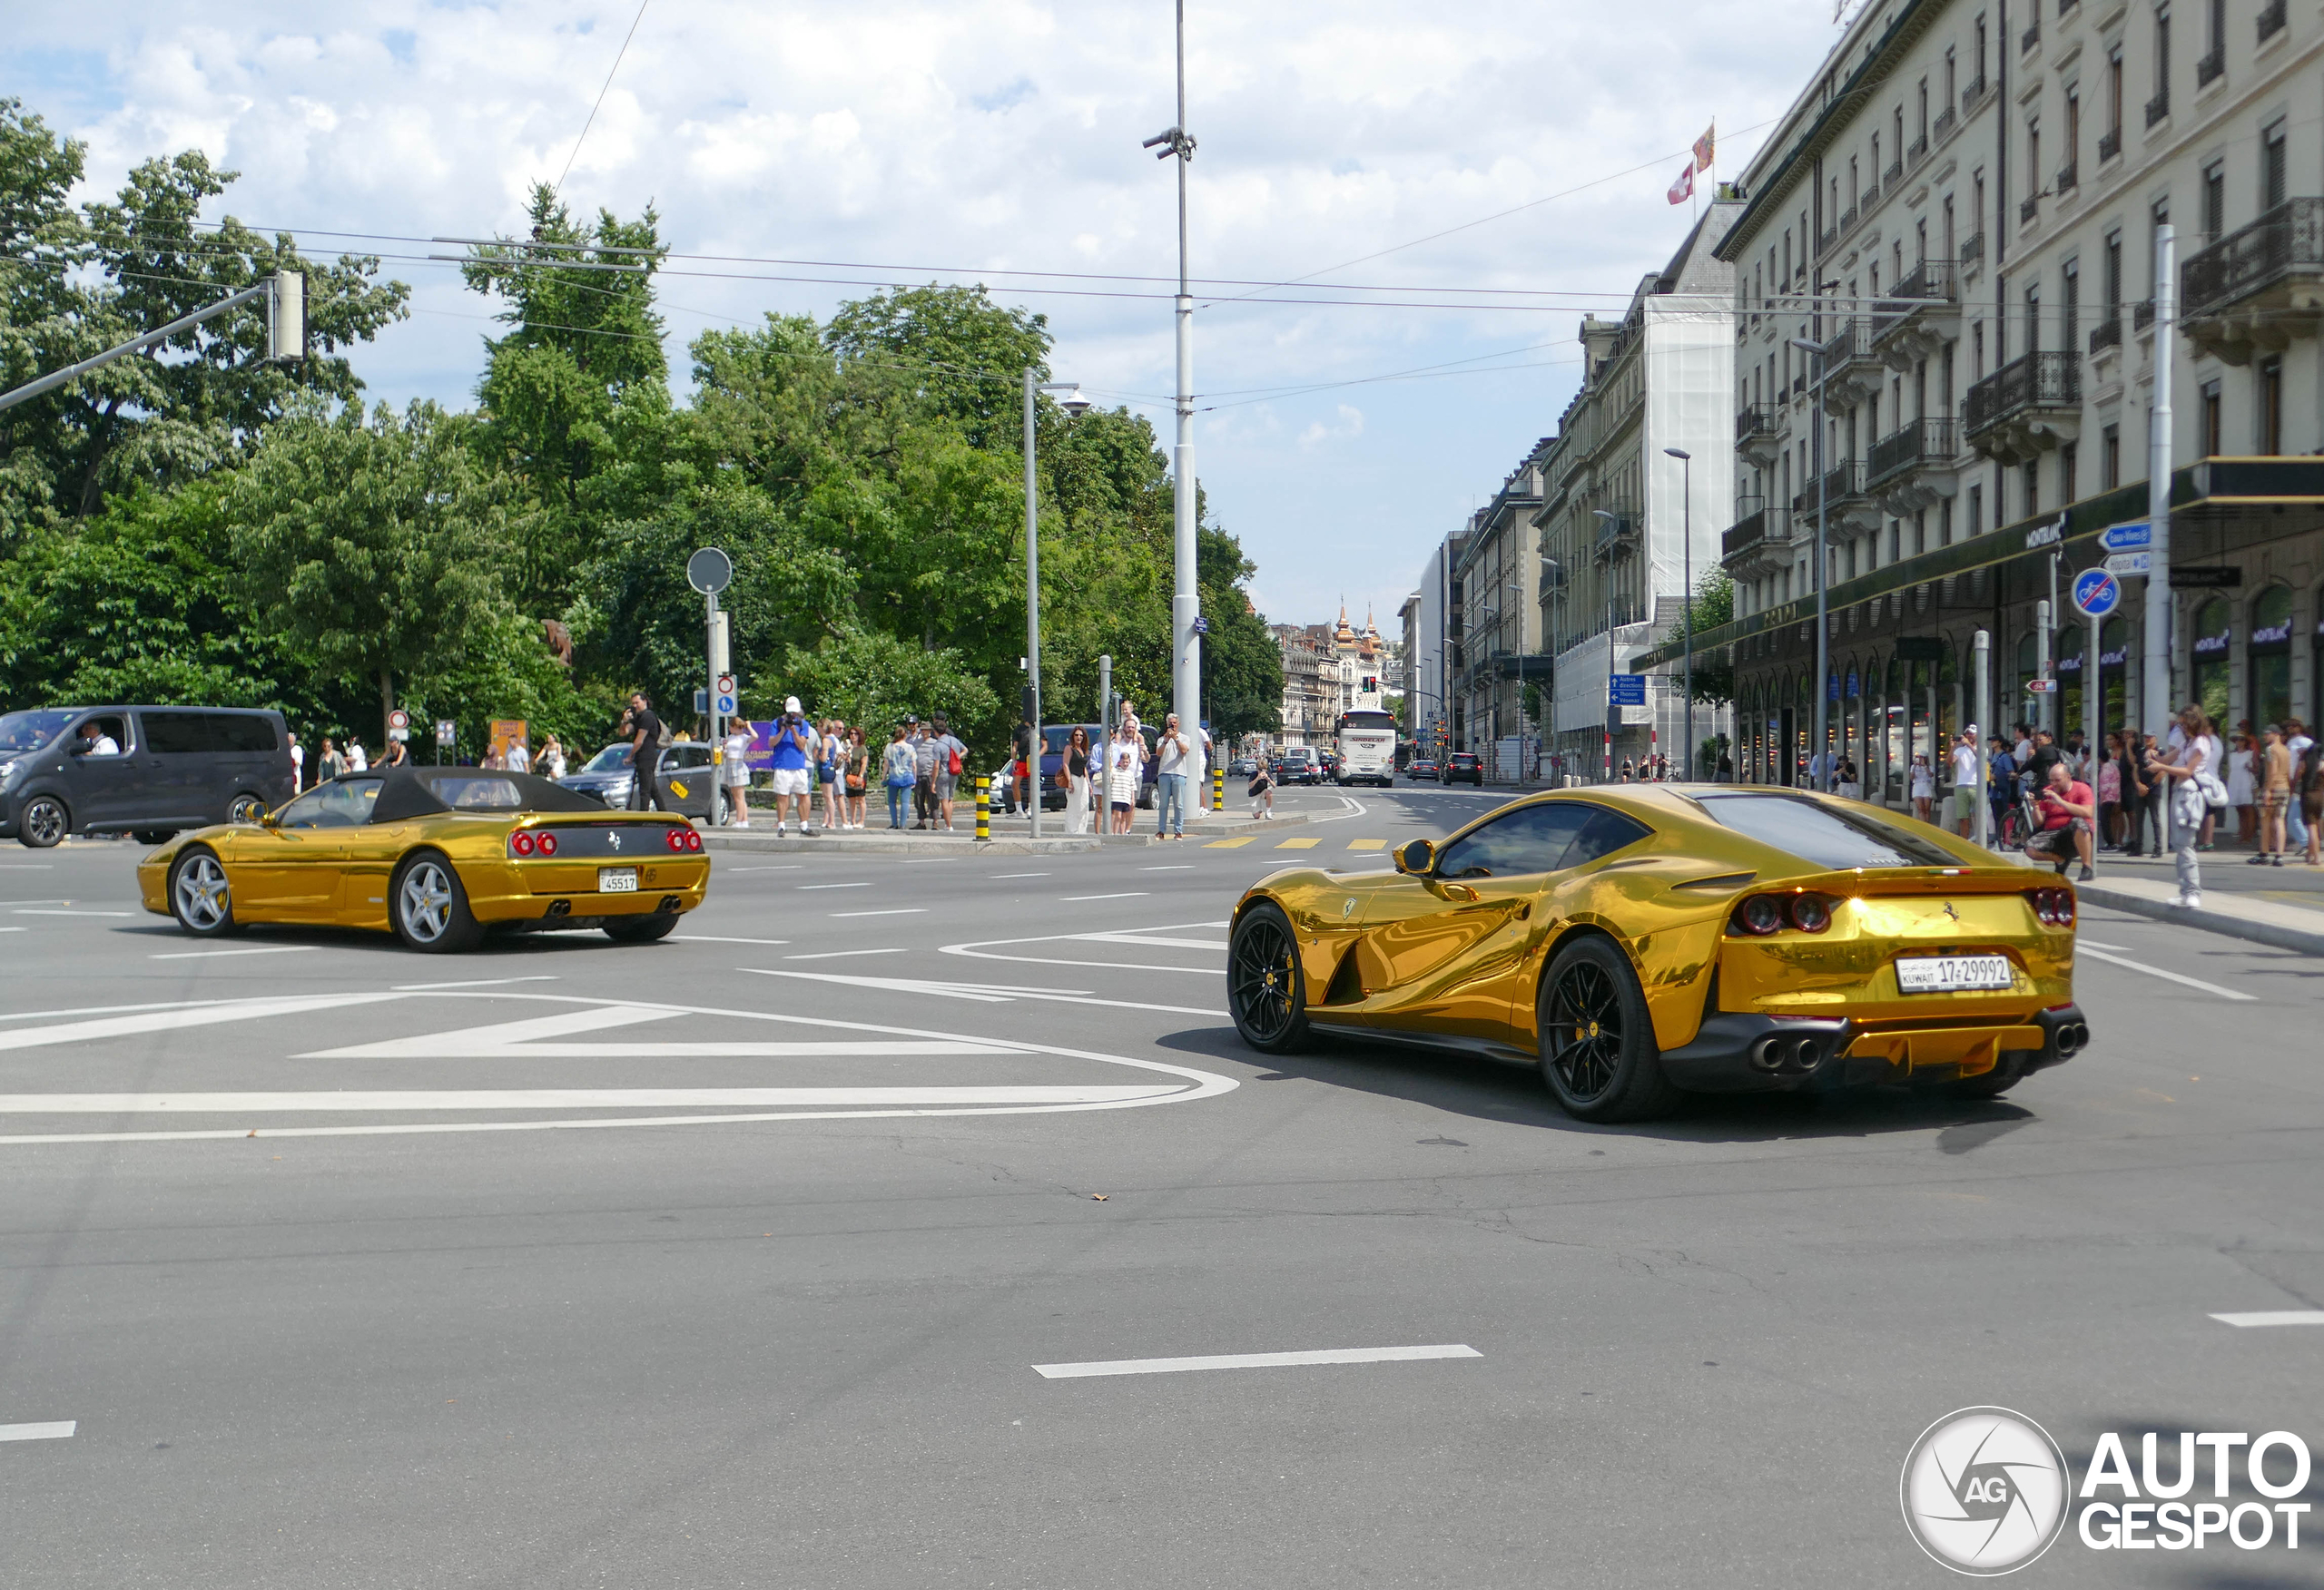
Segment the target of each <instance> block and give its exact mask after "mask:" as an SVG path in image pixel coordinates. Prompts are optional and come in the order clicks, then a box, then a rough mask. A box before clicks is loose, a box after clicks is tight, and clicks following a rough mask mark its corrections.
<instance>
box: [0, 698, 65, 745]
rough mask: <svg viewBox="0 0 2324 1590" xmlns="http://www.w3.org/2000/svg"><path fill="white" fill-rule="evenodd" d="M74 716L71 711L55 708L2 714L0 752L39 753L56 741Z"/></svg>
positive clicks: (0, 716) (0, 718)
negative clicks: (59, 733) (57, 736)
mask: <svg viewBox="0 0 2324 1590" xmlns="http://www.w3.org/2000/svg"><path fill="white" fill-rule="evenodd" d="M73 716H74V714H73V713H72V712H70V711H67V710H62V709H58V708H54V707H52V708H47V709H44V710H42V711H39V712H8V713H5V714H0V751H38V750H39V749H40V748H41V747H42V746H44V745H46V744H47V743H48V742H49V741H52V740H54V739H55V738H56V735H57V731H59V730H61V729H63V728H64V725H66V724H67V723H70V722H71V721H73Z"/></svg>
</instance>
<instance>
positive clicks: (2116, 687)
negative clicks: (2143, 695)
mask: <svg viewBox="0 0 2324 1590" xmlns="http://www.w3.org/2000/svg"><path fill="white" fill-rule="evenodd" d="M2130 661H2131V626H2130V623H2129V622H2128V621H2127V620H2124V619H2120V618H2110V619H2108V620H2107V621H2106V624H2105V627H2104V628H2103V629H2101V630H2100V631H2099V632H2098V688H2099V691H2100V692H2101V693H2100V695H2099V698H2098V731H2099V734H2100V736H2101V737H2103V736H2104V734H2105V732H2106V731H2107V730H2109V729H2122V728H2127V727H2128V726H2129V712H2130V698H2129V694H2128V681H2129V677H2130Z"/></svg>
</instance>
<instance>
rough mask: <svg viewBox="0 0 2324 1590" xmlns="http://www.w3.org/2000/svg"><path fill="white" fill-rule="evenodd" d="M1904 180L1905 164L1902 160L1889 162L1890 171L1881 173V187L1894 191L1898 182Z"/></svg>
mask: <svg viewBox="0 0 2324 1590" xmlns="http://www.w3.org/2000/svg"><path fill="white" fill-rule="evenodd" d="M1904 178H1905V162H1903V161H1901V160H1892V161H1890V162H1888V169H1887V170H1886V171H1885V172H1881V173H1880V185H1881V186H1882V187H1884V188H1887V189H1890V190H1892V191H1893V190H1894V189H1895V188H1896V184H1897V183H1898V182H1902V181H1904Z"/></svg>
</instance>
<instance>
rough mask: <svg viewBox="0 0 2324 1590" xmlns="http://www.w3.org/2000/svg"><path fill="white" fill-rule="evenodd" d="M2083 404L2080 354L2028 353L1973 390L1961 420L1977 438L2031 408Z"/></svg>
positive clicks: (2015, 359) (1963, 407)
mask: <svg viewBox="0 0 2324 1590" xmlns="http://www.w3.org/2000/svg"><path fill="white" fill-rule="evenodd" d="M2081 402H2082V358H2081V356H2080V355H2078V354H2073V353H2029V354H2025V355H2024V356H2022V357H2020V358H2014V359H2012V360H2010V361H2009V362H2008V363H2007V364H2005V365H2004V366H2002V367H2001V368H2000V369H1998V370H1995V371H1994V373H1993V374H1992V375H1990V376H1987V377H1986V378H1984V380H1982V381H1979V382H1978V383H1977V384H1976V385H1975V386H1974V387H1972V388H1969V399H1968V401H1967V402H1966V403H1965V404H1964V405H1962V420H1963V423H1964V428H1965V429H1966V430H1967V432H1968V434H1969V435H1971V436H1973V437H1974V436H1977V435H1980V434H1982V433H1983V432H1984V431H1988V430H1991V429H1992V428H1993V427H1994V426H1996V425H1999V424H2000V423H2001V422H2002V421H2003V420H2005V419H2010V418H2014V417H2016V416H2017V415H2019V414H2022V413H2024V411H2025V410H2026V409H2029V408H2072V407H2077V406H2079V405H2080V404H2081Z"/></svg>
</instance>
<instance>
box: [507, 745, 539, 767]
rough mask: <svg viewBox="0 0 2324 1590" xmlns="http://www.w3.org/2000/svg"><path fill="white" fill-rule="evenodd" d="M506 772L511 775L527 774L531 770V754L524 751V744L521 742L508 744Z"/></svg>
mask: <svg viewBox="0 0 2324 1590" xmlns="http://www.w3.org/2000/svg"><path fill="white" fill-rule="evenodd" d="M508 770H509V771H510V772H512V773H529V772H531V771H532V770H533V753H532V752H531V751H529V750H527V749H526V746H525V742H524V741H521V740H512V741H509V742H508Z"/></svg>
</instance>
